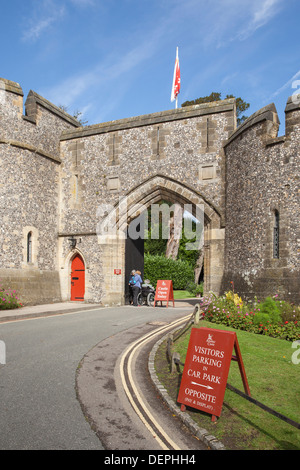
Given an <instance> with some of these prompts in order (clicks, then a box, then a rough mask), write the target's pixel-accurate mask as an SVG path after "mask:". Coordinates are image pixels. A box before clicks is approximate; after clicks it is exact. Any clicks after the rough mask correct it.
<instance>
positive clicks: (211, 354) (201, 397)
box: [177, 328, 250, 419]
mask: <svg viewBox="0 0 300 470" xmlns="http://www.w3.org/2000/svg"><path fill="white" fill-rule="evenodd" d="M234 347H235V351H236V352H237V353H238V358H237V360H238V362H239V366H240V371H241V374H242V376H243V382H244V385H245V384H247V379H246V374H245V371H244V368H243V364H242V358H241V355H240V350H239V346H238V342H237V336H236V334H235V333H234V332H231V331H223V330H215V329H212V328H192V331H191V336H190V341H189V346H188V351H187V356H186V360H185V364H184V370H183V374H182V381H181V385H180V390H179V395H178V398H177V401H178V402H179V403H181V404H182V405H184V406H183V407H182V409H184V407H185V406H190V407H192V408H197V409H198V410H201V411H205V412H207V413H210V414H212V415H213V419H215V416H220V415H221V411H222V405H223V400H224V394H225V389H226V384H227V378H228V373H229V367H230V363H231V359H232V350H233V348H234ZM247 392H248V394H249V395H250V390H249V388H248V384H247Z"/></svg>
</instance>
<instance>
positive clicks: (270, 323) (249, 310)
mask: <svg viewBox="0 0 300 470" xmlns="http://www.w3.org/2000/svg"><path fill="white" fill-rule="evenodd" d="M201 309H202V311H203V312H204V314H205V318H206V320H208V321H211V322H212V323H219V324H222V325H226V326H229V327H231V328H235V329H238V330H245V331H249V332H251V333H257V334H263V335H267V336H272V337H274V338H281V339H285V340H288V341H295V340H298V339H300V309H299V307H295V306H293V305H292V304H288V303H287V302H283V301H279V300H277V296H274V297H273V298H271V297H267V298H266V299H265V300H264V301H263V302H260V301H259V300H257V299H255V301H254V302H253V303H252V302H249V303H246V302H243V301H242V299H241V297H239V296H238V295H237V294H235V293H234V292H233V291H230V292H226V293H225V294H224V295H223V296H221V297H216V296H215V295H214V294H209V295H208V296H206V297H203V298H202V299H201Z"/></svg>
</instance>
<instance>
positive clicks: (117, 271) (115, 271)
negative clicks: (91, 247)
mask: <svg viewBox="0 0 300 470" xmlns="http://www.w3.org/2000/svg"><path fill="white" fill-rule="evenodd" d="M121 272H122V271H121V269H114V274H117V275H119V274H121Z"/></svg>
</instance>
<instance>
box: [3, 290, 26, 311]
mask: <svg viewBox="0 0 300 470" xmlns="http://www.w3.org/2000/svg"><path fill="white" fill-rule="evenodd" d="M20 307H22V304H21V302H20V299H19V298H18V297H17V294H16V291H15V290H11V289H4V288H3V286H1V285H0V310H8V309H12V308H20Z"/></svg>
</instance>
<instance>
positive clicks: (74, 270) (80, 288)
mask: <svg viewBox="0 0 300 470" xmlns="http://www.w3.org/2000/svg"><path fill="white" fill-rule="evenodd" d="M84 293H85V266H84V261H83V259H82V257H81V256H80V254H79V253H76V255H75V256H74V258H73V259H72V262H71V300H77V301H83V300H84Z"/></svg>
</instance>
